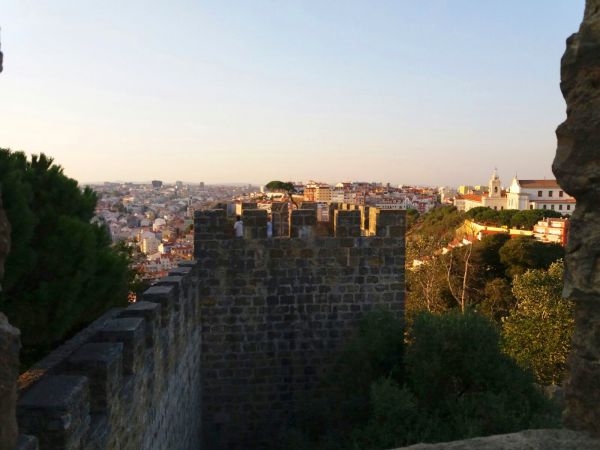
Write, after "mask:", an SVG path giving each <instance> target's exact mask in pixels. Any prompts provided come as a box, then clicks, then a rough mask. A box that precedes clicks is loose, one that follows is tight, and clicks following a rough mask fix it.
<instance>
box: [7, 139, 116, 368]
mask: <svg viewBox="0 0 600 450" xmlns="http://www.w3.org/2000/svg"><path fill="white" fill-rule="evenodd" d="M0 182H1V183H2V200H3V203H4V208H5V209H6V213H7V215H8V220H9V222H10V223H11V227H12V232H11V238H12V248H11V252H10V254H9V256H8V258H7V260H6V276H5V279H4V281H3V285H2V288H3V290H2V292H1V293H0V308H1V309H2V311H3V312H5V313H6V314H7V316H8V317H9V319H10V321H11V322H12V323H13V324H14V325H16V326H18V327H19V328H20V329H21V341H22V343H23V350H22V361H23V362H24V363H25V364H27V363H31V362H33V361H34V360H35V359H37V358H38V357H40V356H41V355H42V354H43V353H44V352H45V351H47V350H48V349H50V348H53V347H54V346H55V345H56V344H57V343H58V342H60V341H61V340H62V339H64V338H65V337H66V336H68V335H70V334H72V333H73V332H75V331H76V330H77V329H79V328H81V327H82V326H84V325H85V324H87V323H89V322H90V321H92V320H93V319H94V318H96V317H97V316H98V315H100V314H101V313H102V312H103V311H105V310H106V309H107V308H109V307H111V306H115V305H119V304H123V303H126V302H127V258H126V257H125V256H124V255H122V254H119V253H118V252H115V251H113V250H112V249H111V247H110V238H109V236H108V234H107V232H106V230H105V229H103V228H99V227H98V226H96V225H92V224H90V219H91V218H92V217H93V214H94V208H95V206H96V195H95V193H94V192H93V191H92V190H91V189H88V188H86V189H84V190H83V191H82V190H80V189H79V187H78V185H77V182H76V181H75V180H73V179H71V178H68V177H66V176H65V175H64V174H63V171H62V168H61V167H60V166H57V165H54V164H53V163H52V159H50V158H48V157H46V156H45V155H43V154H42V155H39V156H32V158H31V160H30V161H28V160H27V157H26V156H25V155H24V154H23V153H13V152H10V151H9V150H6V149H0Z"/></svg>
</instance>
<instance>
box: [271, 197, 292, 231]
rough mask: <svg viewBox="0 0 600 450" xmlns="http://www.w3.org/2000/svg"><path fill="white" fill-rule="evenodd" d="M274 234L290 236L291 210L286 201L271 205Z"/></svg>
mask: <svg viewBox="0 0 600 450" xmlns="http://www.w3.org/2000/svg"><path fill="white" fill-rule="evenodd" d="M271 216H272V217H273V236H285V237H289V236H290V211H289V208H288V204H287V203H286V202H281V203H273V204H272V205H271Z"/></svg>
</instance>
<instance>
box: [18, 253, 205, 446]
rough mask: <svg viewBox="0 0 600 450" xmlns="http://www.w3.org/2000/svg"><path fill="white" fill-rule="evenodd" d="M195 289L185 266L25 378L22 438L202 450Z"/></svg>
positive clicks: (42, 443)
mask: <svg viewBox="0 0 600 450" xmlns="http://www.w3.org/2000/svg"><path fill="white" fill-rule="evenodd" d="M197 281H198V279H197V270H196V266H195V264H193V263H185V264H182V265H181V266H180V267H178V268H176V269H174V270H172V271H171V273H170V274H169V276H168V277H165V278H163V279H162V280H161V281H159V282H158V283H157V284H156V285H154V286H152V287H151V288H150V289H148V290H147V291H146V292H145V293H144V297H143V301H140V302H137V303H133V304H131V305H130V306H129V307H127V308H123V309H113V310H111V311H109V312H107V313H106V314H104V315H103V316H102V317H100V318H99V319H98V320H96V321H95V322H94V323H92V324H91V325H90V326H89V327H87V328H85V329H84V330H82V331H81V332H80V333H78V334H77V335H76V336H75V337H74V338H72V339H71V340H69V341H67V342H66V343H65V344H64V345H62V346H61V347H59V348H58V349H57V350H55V351H54V352H52V353H51V354H50V355H48V356H47V357H46V358H44V359H43V360H41V361H40V362H38V363H37V364H35V365H34V366H33V367H32V368H31V369H30V370H29V371H27V372H26V373H24V374H23V375H22V376H21V377H20V379H19V386H20V399H19V403H18V407H17V417H18V423H19V430H20V432H21V433H22V434H26V435H30V436H33V437H35V438H37V440H38V443H39V448H40V449H68V450H71V449H73V450H74V449H107V448H121V449H125V448H144V449H157V450H158V449H165V448H190V449H191V448H200V439H201V437H200V426H201V423H200V373H201V371H200V352H199V348H200V345H201V328H200V306H199V296H198V285H197ZM20 445H21V446H20V447H19V448H36V447H35V441H34V440H32V439H29V440H21V444H20Z"/></svg>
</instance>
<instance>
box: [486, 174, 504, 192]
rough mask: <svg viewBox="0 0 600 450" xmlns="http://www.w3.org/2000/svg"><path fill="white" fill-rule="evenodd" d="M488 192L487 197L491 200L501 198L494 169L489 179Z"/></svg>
mask: <svg viewBox="0 0 600 450" xmlns="http://www.w3.org/2000/svg"><path fill="white" fill-rule="evenodd" d="M489 187H490V191H489V193H488V196H489V197H491V198H500V197H502V187H501V185H500V178H499V177H498V171H497V170H496V169H494V173H492V177H491V178H490V184H489Z"/></svg>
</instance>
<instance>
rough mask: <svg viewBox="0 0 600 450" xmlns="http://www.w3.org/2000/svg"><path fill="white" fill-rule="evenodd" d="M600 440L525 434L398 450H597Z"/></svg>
mask: <svg viewBox="0 0 600 450" xmlns="http://www.w3.org/2000/svg"><path fill="white" fill-rule="evenodd" d="M596 449H600V440H597V439H594V438H592V437H590V436H589V435H587V434H585V433H582V432H576V431H571V430H525V431H521V432H519V433H511V434H499V435H495V436H487V437H482V438H474V439H466V440H464V441H454V442H442V443H438V444H416V445H411V446H410V447H403V448H402V449H397V450H596Z"/></svg>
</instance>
